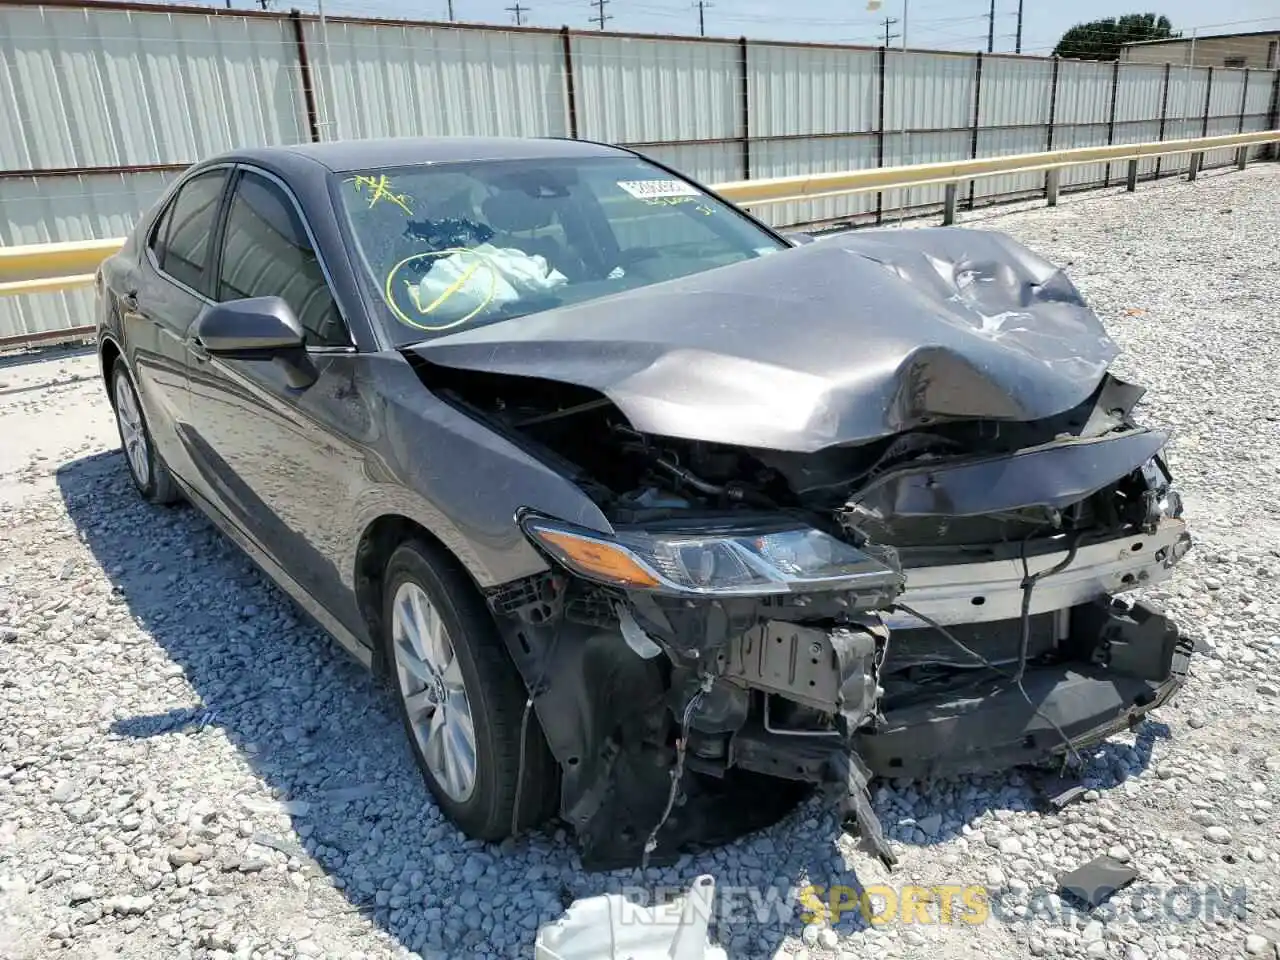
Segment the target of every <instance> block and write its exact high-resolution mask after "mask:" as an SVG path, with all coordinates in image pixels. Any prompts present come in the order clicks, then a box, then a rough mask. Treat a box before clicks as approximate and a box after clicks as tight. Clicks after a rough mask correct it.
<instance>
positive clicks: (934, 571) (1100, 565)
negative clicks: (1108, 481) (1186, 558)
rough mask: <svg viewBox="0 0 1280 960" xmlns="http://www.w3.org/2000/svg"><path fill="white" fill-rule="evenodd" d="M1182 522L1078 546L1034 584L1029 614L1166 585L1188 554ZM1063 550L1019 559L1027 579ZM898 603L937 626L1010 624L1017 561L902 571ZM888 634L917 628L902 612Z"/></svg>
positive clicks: (1019, 575)
mask: <svg viewBox="0 0 1280 960" xmlns="http://www.w3.org/2000/svg"><path fill="white" fill-rule="evenodd" d="M1190 542H1191V540H1190V534H1188V532H1187V525H1186V523H1184V522H1183V521H1182V520H1178V519H1173V518H1165V519H1164V520H1161V521H1160V525H1159V527H1158V528H1157V529H1156V531H1155V533H1153V534H1151V535H1143V534H1138V535H1135V536H1132V537H1124V538H1122V539H1119V540H1109V541H1107V542H1105V543H1095V544H1090V545H1088V546H1082V547H1080V548H1079V550H1078V551H1077V553H1076V557H1075V559H1074V560H1072V562H1071V564H1070V565H1069V566H1067V567H1066V568H1065V569H1063V570H1061V571H1059V572H1058V573H1055V574H1054V575H1053V576H1052V577H1048V578H1046V579H1045V580H1044V581H1042V582H1040V583H1038V584H1036V587H1035V590H1034V591H1033V592H1032V595H1031V613H1032V614H1033V615H1034V614H1037V613H1046V612H1048V611H1050V610H1064V609H1067V608H1069V607H1074V606H1076V605H1078V604H1081V603H1088V602H1089V601H1090V600H1092V599H1094V598H1095V597H1098V596H1102V595H1104V594H1115V593H1121V592H1123V591H1125V590H1131V589H1133V588H1135V587H1140V586H1147V585H1149V584H1153V583H1158V582H1160V581H1161V580H1164V579H1167V578H1168V577H1169V576H1170V575H1171V574H1172V572H1173V566H1174V564H1175V563H1176V562H1177V561H1178V560H1179V559H1180V558H1181V557H1182V555H1183V554H1184V553H1186V551H1187V548H1188V547H1189V546H1190ZM1066 556H1067V550H1066V548H1065V547H1064V548H1063V549H1062V550H1056V551H1053V552H1052V553H1043V554H1040V555H1039V556H1035V557H1028V558H1027V568H1028V569H1029V570H1030V572H1031V573H1032V574H1033V575H1034V574H1035V573H1037V572H1039V571H1041V570H1048V569H1050V568H1051V567H1053V566H1055V565H1056V564H1058V563H1061V562H1062V561H1063V560H1064V559H1066ZM905 573H906V578H907V584H906V589H905V590H904V591H903V593H902V596H901V597H900V598H899V599H900V601H901V602H902V603H904V604H906V605H907V606H909V607H911V608H912V609H913V610H918V611H920V612H921V613H922V614H924V615H925V616H928V617H930V618H932V619H933V620H936V621H937V622H938V623H941V624H944V625H951V624H957V623H986V622H989V621H992V620H1011V619H1014V618H1016V617H1018V616H1020V614H1021V612H1022V580H1023V576H1024V571H1023V569H1022V561H1021V560H1020V559H1018V558H1016V557H1015V558H1011V559H1007V560H992V561H986V562H982V563H960V564H952V565H946V566H932V567H919V568H915V569H907V570H906V571H905ZM885 622H886V623H887V624H888V626H889V627H890V629H893V628H898V629H911V628H918V627H923V626H925V624H923V623H922V622H921V621H920V620H918V619H916V618H915V617H913V616H911V615H909V614H907V613H902V612H895V613H893V614H891V615H888V616H886V617H885Z"/></svg>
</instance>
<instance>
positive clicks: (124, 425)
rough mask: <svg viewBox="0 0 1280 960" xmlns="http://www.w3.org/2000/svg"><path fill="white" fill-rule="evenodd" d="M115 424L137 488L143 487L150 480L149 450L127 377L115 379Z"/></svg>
mask: <svg viewBox="0 0 1280 960" xmlns="http://www.w3.org/2000/svg"><path fill="white" fill-rule="evenodd" d="M116 422H117V423H118V424H119V426H120V439H121V441H122V442H123V444H124V452H125V457H126V458H127V459H128V460H129V469H130V470H132V471H133V478H134V479H135V480H136V481H137V482H138V486H140V487H145V486H146V485H147V483H148V481H149V480H150V479H151V450H150V447H149V446H148V444H147V431H146V428H144V427H143V425H142V413H141V411H140V410H139V409H138V397H137V395H136V394H135V393H134V392H133V386H132V385H131V384H130V383H129V378H128V377H122V376H118V377H116Z"/></svg>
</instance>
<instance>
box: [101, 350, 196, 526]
mask: <svg viewBox="0 0 1280 960" xmlns="http://www.w3.org/2000/svg"><path fill="white" fill-rule="evenodd" d="M111 402H112V406H113V407H114V408H115V413H116V429H117V430H119V432H120V446H121V447H122V448H123V450H124V458H125V462H126V463H127V464H128V466H129V476H130V477H132V478H133V485H134V486H135V487H137V488H138V492H139V493H140V494H142V497H143V499H145V500H147V501H149V502H151V503H159V504H166V503H176V502H177V501H178V500H181V499H182V495H181V494H180V493H179V492H178V486H177V484H175V483H174V482H173V476H172V474H170V473H169V468H168V467H166V466H165V465H164V461H163V460H161V459H160V454H159V453H157V452H156V445H155V441H154V440H153V439H152V437H151V428H150V427H149V426H148V425H147V418H146V416H145V415H144V414H143V412H142V403H141V402H140V401H139V400H138V391H137V389H136V388H135V387H134V385H133V377H131V376H130V375H129V371H128V369H127V368H126V367H125V364H124V360H123V359H120V360H117V361H116V363H115V365H114V367H113V368H112V370H111Z"/></svg>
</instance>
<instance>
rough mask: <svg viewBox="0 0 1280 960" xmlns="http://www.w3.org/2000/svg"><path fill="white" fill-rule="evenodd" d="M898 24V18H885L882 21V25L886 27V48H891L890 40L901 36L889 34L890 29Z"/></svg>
mask: <svg viewBox="0 0 1280 960" xmlns="http://www.w3.org/2000/svg"><path fill="white" fill-rule="evenodd" d="M897 22H898V18H897V17H885V18H884V19H883V20H881V21H880V25H881V26H882V27H884V45H885V46H886V47H888V46H889V41H890V40H892V39H894V38H895V37H898V36H900V34H897V33H890V32H889V28H890V27H891V26H893V25H894V24H895V23H897Z"/></svg>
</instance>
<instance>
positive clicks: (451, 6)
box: [449, 0, 453, 23]
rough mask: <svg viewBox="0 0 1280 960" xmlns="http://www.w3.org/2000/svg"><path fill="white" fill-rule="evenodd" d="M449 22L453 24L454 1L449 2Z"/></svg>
mask: <svg viewBox="0 0 1280 960" xmlns="http://www.w3.org/2000/svg"><path fill="white" fill-rule="evenodd" d="M449 22H450V23H453V0H449Z"/></svg>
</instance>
